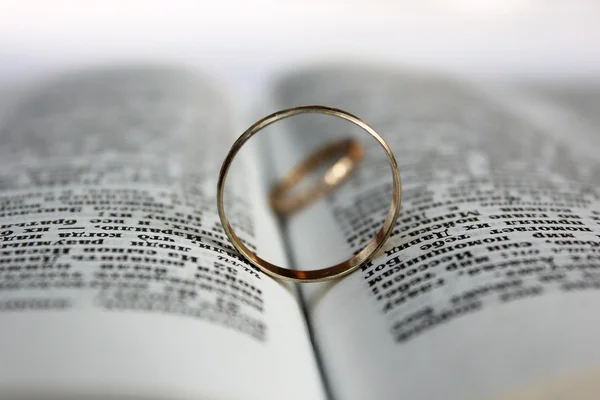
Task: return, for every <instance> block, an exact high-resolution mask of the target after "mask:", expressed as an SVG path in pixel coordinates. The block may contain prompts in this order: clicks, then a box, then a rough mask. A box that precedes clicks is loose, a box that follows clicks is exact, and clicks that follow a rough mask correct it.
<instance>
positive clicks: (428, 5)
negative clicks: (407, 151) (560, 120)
mask: <svg viewBox="0 0 600 400" xmlns="http://www.w3.org/2000/svg"><path fill="white" fill-rule="evenodd" d="M345 59H348V60H353V61H356V60H359V61H363V62H373V63H378V64H382V63H394V64H401V65H405V66H409V67H417V68H428V69H441V70H447V71H452V72H459V73H461V74H466V75H473V76H477V77H479V76H484V77H493V78H501V79H504V78H509V79H512V78H515V77H517V78H519V79H527V80H529V79H536V80H548V79H549V80H573V79H576V80H589V79H591V78H593V79H600V2H599V1H597V0H579V1H574V0H570V1H566V0H565V1H559V0H554V1H552V0H545V1H542V0H495V1H492V0H456V1H450V0H425V1H412V2H410V1H392V0H371V1H367V0H345V1H342V0H328V1H324V0H320V1H319V0H302V1H300V0H289V1H285V0H254V1H245V0H217V1H175V0H171V1H148V0H145V1H139V0H128V1H122V0H121V1H118V0H104V1H94V2H90V1H81V0H79V1H77V0H58V1H32V0H20V1H4V2H2V3H1V4H0V61H1V62H0V83H3V82H15V81H19V80H21V79H27V78H29V77H31V76H35V75H39V74H46V73H48V72H53V71H56V70H60V69H63V68H66V67H68V68H73V67H75V66H78V65H86V64H98V63H110V62H115V61H161V62H176V63H182V64H193V65H198V66H201V67H203V69H205V70H209V71H213V72H214V73H217V74H219V75H221V76H223V77H224V78H225V79H226V80H227V81H230V83H231V85H232V86H236V87H237V88H239V89H237V90H244V91H246V92H247V93H248V92H250V93H251V92H252V91H253V90H254V88H255V87H256V86H257V85H261V84H262V83H263V82H264V81H265V79H267V78H268V77H269V76H270V75H271V74H272V73H273V72H274V71H282V70H288V69H294V68H298V67H300V66H302V65H305V64H309V63H311V62H313V61H324V60H345Z"/></svg>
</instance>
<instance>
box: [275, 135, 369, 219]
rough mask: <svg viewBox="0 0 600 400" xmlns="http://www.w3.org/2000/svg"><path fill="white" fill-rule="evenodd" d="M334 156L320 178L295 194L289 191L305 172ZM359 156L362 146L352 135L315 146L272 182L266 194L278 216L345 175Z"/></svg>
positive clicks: (314, 197)
mask: <svg viewBox="0 0 600 400" xmlns="http://www.w3.org/2000/svg"><path fill="white" fill-rule="evenodd" d="M340 155H341V157H339V156H340ZM336 156H338V157H339V159H338V160H337V161H336V162H335V163H334V164H333V165H332V166H331V167H329V169H327V171H326V172H325V173H324V174H323V177H322V178H321V179H320V180H318V181H317V182H316V183H314V184H313V185H311V186H309V187H308V188H307V189H305V190H303V191H301V192H299V193H297V194H289V193H290V192H291V191H292V189H293V188H294V186H296V185H297V184H298V183H300V182H301V181H302V179H303V178H304V177H305V176H307V175H308V174H309V173H310V172H312V171H313V170H315V169H316V168H318V167H319V166H321V165H323V164H324V163H326V162H328V161H329V160H331V159H332V158H334V157H336ZM362 157H363V148H362V146H361V145H360V143H359V142H358V141H357V140H355V139H342V140H340V141H337V142H332V143H330V144H327V145H326V146H325V147H323V148H321V149H318V150H317V151H315V152H314V153H312V154H311V155H310V156H309V157H308V158H306V159H305V160H303V161H302V162H301V163H300V164H298V165H296V166H295V167H294V168H292V170H291V171H289V172H288V173H287V174H286V175H285V176H284V177H283V178H281V180H279V182H277V184H276V185H275V186H273V188H272V189H271V193H270V194H269V203H270V204H271V208H272V209H273V210H274V211H275V212H276V213H277V214H279V215H280V216H284V215H290V214H292V213H294V212H296V211H298V210H299V209H301V208H303V207H305V206H307V205H308V204H310V203H312V202H313V201H315V200H317V199H319V198H320V197H322V196H324V195H325V194H327V193H328V192H329V191H331V190H332V189H333V188H335V187H336V186H338V185H340V184H341V183H343V182H344V181H345V180H346V179H348V178H349V177H350V175H351V173H352V171H354V170H355V169H356V166H357V165H358V163H359V162H360V160H362Z"/></svg>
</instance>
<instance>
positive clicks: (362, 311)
mask: <svg viewBox="0 0 600 400" xmlns="http://www.w3.org/2000/svg"><path fill="white" fill-rule="evenodd" d="M274 98H275V102H276V104H278V106H279V108H283V107H290V106H295V105H300V104H315V103H316V104H324V105H329V106H333V107H339V108H342V109H345V110H347V111H349V112H351V113H354V114H355V115H358V116H359V117H361V118H363V119H364V120H365V121H367V122H368V123H370V124H371V125H372V126H373V127H374V128H375V129H376V130H377V131H378V132H380V133H381V134H382V135H383V137H384V138H385V139H386V140H387V141H388V143H389V144H390V145H391V147H392V149H393V150H394V153H395V155H396V157H397V159H398V162H399V165H400V171H401V174H402V180H403V200H402V212H401V215H400V217H399V220H398V223H397V225H396V227H395V229H394V231H393V233H392V237H391V238H390V239H389V241H388V242H387V243H386V245H385V246H384V248H383V249H382V251H380V252H379V254H378V255H377V256H376V257H375V258H374V259H373V260H371V261H370V262H369V263H368V264H366V265H365V266H364V267H362V268H361V269H360V270H358V271H356V272H355V273H353V274H351V275H350V276H348V277H346V278H343V279H341V280H339V281H335V282H331V283H326V284H319V285H311V286H309V285H302V289H303V293H304V297H305V300H306V302H307V308H308V310H309V316H310V319H311V324H312V327H313V329H314V335H315V338H316V342H317V346H318V349H319V352H320V356H321V359H322V361H323V364H324V370H325V371H326V378H327V381H328V383H329V385H330V386H331V389H332V392H333V395H334V398H336V399H339V400H351V399H365V398H374V399H398V398H407V399H442V398H443V399H492V398H493V399H495V398H504V397H506V396H515V398H522V397H519V393H527V392H532V391H534V390H533V389H532V388H540V387H548V386H551V385H549V384H550V383H551V382H554V383H556V382H559V381H561V382H562V381H564V382H580V381H581V382H584V381H585V382H590V381H591V380H590V379H579V378H578V377H581V376H586V377H589V376H597V375H598V371H600V350H598V348H597V346H595V345H594V344H595V342H596V339H597V337H598V336H599V335H600V316H599V315H598V313H597V312H596V309H597V308H598V307H599V306H600V292H598V290H597V289H598V288H599V287H600V284H599V281H598V273H597V270H598V268H599V267H600V263H599V258H598V249H599V248H600V236H599V234H600V227H599V225H598V224H599V221H600V197H599V196H600V193H599V191H598V185H599V184H600V165H599V163H598V161H597V152H598V150H600V149H598V148H593V147H591V146H590V145H589V144H588V147H587V149H586V148H585V147H586V146H578V148H583V150H582V151H581V152H579V151H575V150H574V146H572V143H570V141H572V140H573V139H572V138H573V137H572V136H571V135H570V134H569V131H568V130H565V131H564V132H563V136H562V140H560V139H561V138H560V137H557V135H555V134H554V133H553V134H550V133H548V132H546V131H545V130H544V129H543V128H542V127H540V126H538V125H537V124H536V123H534V122H532V121H530V120H529V119H527V118H526V117H525V114H522V113H520V112H518V110H515V109H514V108H512V107H509V106H508V104H507V102H506V99H504V98H494V97H492V96H491V95H490V93H489V91H487V90H480V89H477V88H476V87H474V86H471V85H468V84H465V83H461V82H460V81H456V80H451V79H446V78H442V77H436V76H434V75H427V74H422V75H419V74H415V73H403V72H402V71H397V72H396V71H389V70H369V69H366V68H365V69H360V68H357V69H350V68H335V67H332V68H329V69H327V68H323V69H321V70H319V69H315V70H313V71H307V72H305V73H296V74H293V75H289V76H287V77H285V78H284V79H283V80H281V81H280V82H279V83H278V84H277V85H276V86H275V89H274ZM547 118H552V115H551V114H550V115H548V116H547ZM287 130H288V133H287V134H281V135H279V136H280V137H281V139H280V140H281V142H282V143H283V142H285V143H283V144H280V145H279V146H280V148H282V149H283V148H285V147H286V146H287V149H288V150H287V153H286V152H284V151H282V153H283V154H284V155H283V156H281V157H279V161H278V162H279V165H280V166H281V167H278V168H280V169H281V170H282V171H283V170H285V168H288V167H289V162H288V159H289V158H291V157H290V156H289V155H290V154H292V153H293V152H294V150H293V149H296V150H295V152H296V153H299V152H300V153H301V151H300V150H298V149H305V150H306V151H309V150H310V149H313V148H315V147H318V146H321V145H323V144H324V143H326V142H327V141H328V140H330V139H331V138H335V137H339V136H344V135H348V134H354V132H353V131H352V129H349V127H348V125H347V124H344V122H343V121H342V122H341V123H339V124H338V122H337V121H336V120H334V119H331V118H329V119H327V118H313V119H307V118H305V119H304V120H298V121H297V122H295V120H290V121H289V123H288V126H287ZM357 137H358V136H357ZM359 137H361V138H363V139H364V140H363V141H362V143H363V144H364V146H365V148H366V158H365V160H364V162H363V164H362V166H361V167H360V168H359V170H358V171H357V172H356V174H355V175H354V177H353V178H352V179H351V180H350V182H349V183H348V184H347V185H345V186H343V187H341V188H340V189H338V190H336V191H335V192H334V193H333V194H332V195H331V196H329V197H328V198H327V199H326V200H325V201H321V202H319V203H317V204H314V205H311V207H309V208H308V209H306V210H304V211H303V212H301V213H298V215H295V216H293V217H291V218H290V219H289V220H288V221H287V223H286V225H287V234H288V235H289V238H288V240H289V242H290V243H291V244H292V249H293V251H294V257H295V262H296V267H298V268H307V269H308V268H311V269H312V268H316V267H317V266H318V267H321V266H325V265H324V264H325V263H327V262H329V263H332V262H339V261H342V260H343V259H344V258H348V257H350V255H351V254H352V253H353V252H355V251H357V250H359V249H360V248H362V247H363V246H364V245H365V244H366V243H367V241H368V240H369V239H370V238H371V237H373V235H374V234H375V232H376V231H377V229H378V228H379V227H380V225H381V223H382V222H383V218H384V216H385V214H386V212H387V209H388V207H389V202H390V200H391V174H390V170H389V167H388V165H387V159H386V158H385V155H384V153H383V151H382V149H381V148H380V147H379V146H378V145H377V144H376V143H375V141H374V140H372V139H369V137H368V136H367V135H366V134H364V133H363V134H362V136H359ZM286 143H287V144H286ZM586 150H587V151H586ZM298 158H299V157H296V159H298ZM572 386H573V385H572ZM530 389H531V390H530ZM589 392H590V391H587V393H589ZM546 393H547V392H546ZM538 398H539V397H538ZM574 398H575V397H574ZM579 398H584V397H579Z"/></svg>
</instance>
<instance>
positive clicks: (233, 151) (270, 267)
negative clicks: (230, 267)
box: [217, 106, 402, 282]
mask: <svg viewBox="0 0 600 400" xmlns="http://www.w3.org/2000/svg"><path fill="white" fill-rule="evenodd" d="M310 113H313V114H325V115H331V116H334V117H338V118H341V119H344V120H346V121H349V122H351V123H353V124H355V125H357V126H359V127H360V128H362V129H363V130H365V131H366V132H367V133H368V134H370V135H371V136H372V137H373V138H374V139H375V140H377V142H378V143H379V145H380V146H381V147H382V148H383V150H384V151H385V153H386V155H387V157H388V162H389V164H390V167H391V169H392V178H393V190H392V201H391V203H390V208H389V210H388V213H387V215H386V217H385V220H384V222H383V226H382V227H381V228H380V229H379V231H378V232H377V233H376V234H375V237H373V239H371V241H369V243H367V245H366V246H365V247H363V249H362V250H360V251H359V252H358V253H356V254H355V255H354V256H352V257H351V258H350V259H348V260H346V261H343V262H341V263H339V264H336V265H333V266H330V267H327V268H323V269H317V270H307V271H301V270H294V269H287V268H281V267H278V266H277V265H275V264H271V263H270V262H268V261H266V260H264V259H262V258H260V257H259V256H258V255H257V254H256V253H254V252H252V251H251V250H250V249H249V248H248V247H247V246H246V245H245V244H244V243H242V241H241V240H240V239H239V238H238V236H237V235H236V234H235V232H234V231H233V229H232V227H231V225H230V224H229V220H228V219H227V217H226V216H225V210H224V206H223V192H224V189H225V179H226V178H227V172H228V171H229V167H230V166H231V163H232V162H233V159H234V158H235V156H236V155H237V153H238V151H239V150H240V149H241V148H242V146H244V144H245V143H246V142H247V141H248V140H249V139H250V138H251V137H252V136H254V135H255V134H256V133H258V132H259V131H260V130H262V129H263V128H265V127H267V126H269V125H271V124H273V123H275V122H277V121H280V120H282V119H285V118H289V117H292V116H294V115H298V114H310ZM401 196H402V186H401V182H400V171H399V170H398V164H397V162H396V158H395V157H394V154H393V153H392V150H391V149H390V147H389V146H388V144H387V143H386V141H385V140H383V138H382V137H381V136H380V135H379V134H378V133H377V132H376V131H375V130H374V129H373V128H372V127H371V126H369V125H368V124H367V123H366V122H364V121H362V120H361V119H360V118H358V117H356V116H354V115H352V114H350V113H348V112H346V111H343V110H339V109H337V108H331V107H326V106H301V107H294V108H288V109H285V110H281V111H278V112H276V113H273V114H271V115H267V116H266V117H264V118H262V119H261V120H259V121H257V122H255V123H254V124H253V125H252V126H250V128H248V129H247V130H246V131H245V132H244V133H242V135H241V136H240V137H239V138H238V139H237V140H236V141H235V142H234V143H233V145H232V146H231V148H230V149H229V153H227V156H226V157H225V160H224V161H223V165H222V166H221V171H220V173H219V180H218V181H217V208H218V211H219V218H220V219H221V223H222V224H223V229H224V230H225V233H226V234H227V237H228V238H229V240H230V241H231V243H232V244H233V246H234V247H235V248H236V249H237V250H238V251H239V252H240V253H241V254H242V255H243V256H244V257H245V258H246V259H247V260H248V261H249V262H250V263H252V264H253V265H255V266H256V267H258V268H259V269H260V270H261V271H263V272H264V273H266V274H268V275H270V276H272V277H275V278H280V279H286V280H290V281H295V282H320V281H325V280H329V279H334V278H339V277H342V276H344V275H347V274H349V273H351V272H352V271H354V270H356V269H357V268H359V267H360V266H361V265H362V264H363V263H365V262H367V261H368V260H369V259H370V258H371V257H372V256H373V255H374V254H375V253H376V252H377V251H378V250H379V249H380V248H381V247H382V246H383V244H384V243H385V241H386V240H387V238H388V237H389V236H390V233H391V232H392V228H393V227H394V224H395V222H396V219H397V218H398V214H399V212H400V201H401Z"/></svg>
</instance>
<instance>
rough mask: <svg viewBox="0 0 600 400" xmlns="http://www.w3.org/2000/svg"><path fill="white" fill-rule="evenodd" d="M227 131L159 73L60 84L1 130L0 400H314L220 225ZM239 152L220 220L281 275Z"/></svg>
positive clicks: (291, 333)
mask: <svg viewBox="0 0 600 400" xmlns="http://www.w3.org/2000/svg"><path fill="white" fill-rule="evenodd" d="M213 81H214V80H213ZM238 124H239V118H237V117H236V116H235V107H233V106H232V105H231V104H230V103H229V102H228V101H227V99H226V98H225V96H224V95H223V94H222V93H221V92H220V90H219V89H218V88H215V87H214V84H212V83H211V81H209V79H208V78H207V77H202V76H200V75H197V74H195V73H192V72H190V71H186V70H184V69H181V70H178V69H172V68H166V67H165V68H161V67H156V68H152V67H148V68H122V69H119V68H114V69H104V70H97V71H88V72H81V73H73V74H71V75H65V77H64V78H62V79H57V80H56V81H50V82H47V83H45V84H43V85H41V86H40V87H39V88H36V89H34V90H32V91H30V92H29V93H27V94H25V95H23V96H22V99H20V100H19V101H17V102H15V103H14V104H12V106H11V107H9V108H8V109H7V111H6V112H4V113H3V114H2V121H1V124H0V143H1V146H0V160H1V161H0V327H1V328H0V337H1V340H0V354H1V357H0V397H2V398H11V396H13V395H14V396H15V397H19V396H21V397H19V398H23V396H25V397H27V398H34V397H35V396H36V395H37V396H39V397H40V398H48V397H49V396H56V397H57V398H71V397H70V396H72V397H73V398H87V397H88V396H91V397H94V396H100V397H102V398H125V397H127V396H129V395H131V396H135V398H171V399H179V398H181V399H184V398H185V399H188V398H189V399H192V398H193V399H215V398H223V399H225V398H226V399H279V398H286V399H292V398H294V399H307V398H311V399H312V398H322V397H323V391H322V388H321V382H320V377H319V375H318V369H317V368H316V363H315V361H314V356H313V352H312V347H311V344H310V341H309V339H308V335H307V331H306V327H305V322H304V318H303V314H302V310H301V309H300V307H299V306H298V301H297V298H296V296H295V294H294V292H293V291H291V290H290V288H289V287H286V286H285V285H282V284H280V283H278V282H276V281H274V280H272V279H270V278H268V277H266V276H265V275H264V274H262V273H259V272H258V271H257V270H256V269H254V268H252V267H250V265H249V264H248V263H247V262H245V261H244V260H243V259H241V258H240V256H239V255H238V254H237V252H236V251H235V250H233V248H232V246H231V245H230V244H229V241H228V239H227V238H226V236H225V234H224V232H223V230H222V228H221V225H220V221H219V218H218V215H217V211H216V199H215V195H216V179H217V176H218V170H219V168H220V165H221V162H222V160H223V158H224V156H225V153H226V151H227V149H228V147H229V145H230V144H231V143H232V142H233V140H234V139H235V136H236V135H237V134H238V133H239V132H238V130H239V125H238ZM253 154H254V153H253V152H252V151H250V152H248V154H246V155H245V157H246V158H245V159H244V158H243V157H244V155H242V156H240V158H239V159H238V160H239V162H238V160H236V162H238V164H237V165H236V164H235V163H234V165H233V166H232V172H231V173H230V176H229V178H228V182H230V183H231V185H230V187H228V188H227V192H226V197H225V202H226V204H225V205H226V211H227V214H228V216H229V218H230V221H231V223H232V225H233V227H234V229H236V232H237V233H238V235H239V236H240V237H241V239H242V240H244V241H245V242H246V244H247V245H248V246H249V247H250V248H252V249H256V250H257V251H258V252H259V253H261V254H264V255H265V256H266V257H271V258H272V259H274V260H276V261H277V262H281V263H283V262H284V256H283V251H282V246H281V243H280V240H279V234H278V233H277V229H276V226H275V224H274V223H273V221H272V219H271V217H270V216H269V214H268V213H267V211H266V209H265V208H264V205H263V203H262V201H259V200H258V195H259V194H260V193H262V189H261V185H262V182H261V181H260V180H259V179H258V174H257V173H256V171H257V170H258V167H259V165H258V160H257V159H255V158H253ZM244 163H245V164H244ZM244 165H245V166H244ZM248 166H251V168H248ZM297 376H302V377H303V384H302V385H301V386H298V385H297V382H296V377H297ZM94 398H97V397H94Z"/></svg>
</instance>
